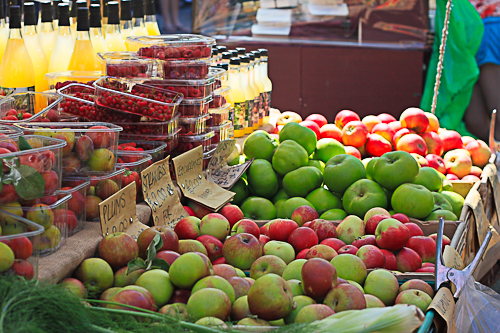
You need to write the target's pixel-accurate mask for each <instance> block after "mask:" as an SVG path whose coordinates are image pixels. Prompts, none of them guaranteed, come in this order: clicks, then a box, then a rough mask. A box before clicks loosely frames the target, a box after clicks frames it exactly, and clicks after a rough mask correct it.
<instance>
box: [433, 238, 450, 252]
mask: <svg viewBox="0 0 500 333" xmlns="http://www.w3.org/2000/svg"><path fill="white" fill-rule="evenodd" d="M429 237H430V238H432V239H433V240H434V241H435V242H437V234H431V235H429ZM442 243H443V246H442V247H441V248H442V249H443V251H444V247H445V246H446V245H450V244H451V240H450V239H449V238H448V236H446V235H443V241H442Z"/></svg>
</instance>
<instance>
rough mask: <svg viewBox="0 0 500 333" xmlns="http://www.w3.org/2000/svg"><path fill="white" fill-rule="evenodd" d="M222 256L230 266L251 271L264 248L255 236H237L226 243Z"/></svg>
mask: <svg viewBox="0 0 500 333" xmlns="http://www.w3.org/2000/svg"><path fill="white" fill-rule="evenodd" d="M294 223H295V222H294ZM222 255H223V256H224V258H225V259H226V261H227V263H228V264H230V265H233V266H234V267H236V268H239V269H249V268H250V267H251V266H252V264H253V262H254V261H255V260H256V259H257V258H259V257H260V256H262V247H261V246H260V242H259V240H258V239H257V238H255V236H254V235H250V234H236V235H234V236H231V237H230V238H229V239H228V240H226V241H225V242H224V246H223V247H222Z"/></svg>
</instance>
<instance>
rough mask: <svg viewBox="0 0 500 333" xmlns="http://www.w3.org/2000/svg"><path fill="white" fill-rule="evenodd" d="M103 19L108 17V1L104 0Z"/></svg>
mask: <svg viewBox="0 0 500 333" xmlns="http://www.w3.org/2000/svg"><path fill="white" fill-rule="evenodd" d="M102 17H108V0H102Z"/></svg>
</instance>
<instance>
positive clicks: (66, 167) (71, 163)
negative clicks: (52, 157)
mask: <svg viewBox="0 0 500 333" xmlns="http://www.w3.org/2000/svg"><path fill="white" fill-rule="evenodd" d="M62 166H63V172H64V173H76V172H78V170H80V168H81V167H82V162H81V161H80V160H79V159H78V158H77V157H76V155H75V154H74V153H71V154H69V155H67V156H65V157H64V158H63V161H62Z"/></svg>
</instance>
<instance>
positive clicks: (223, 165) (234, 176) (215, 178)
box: [207, 140, 254, 189]
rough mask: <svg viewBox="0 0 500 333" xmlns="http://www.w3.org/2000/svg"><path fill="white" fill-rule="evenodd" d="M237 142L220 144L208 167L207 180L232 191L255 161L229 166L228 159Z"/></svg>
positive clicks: (226, 141) (230, 141)
mask: <svg viewBox="0 0 500 333" xmlns="http://www.w3.org/2000/svg"><path fill="white" fill-rule="evenodd" d="M235 145H236V140H225V141H221V142H219V145H218V146H217V149H216V150H215V152H214V155H213V156H212V158H211V159H210V162H209V163H208V167H207V179H208V180H209V181H211V182H213V183H215V184H217V185H219V186H220V187H223V188H225V189H230V188H231V187H233V185H234V184H235V183H236V182H237V181H238V179H240V177H241V176H242V175H243V174H244V173H245V171H246V170H247V169H248V168H249V167H250V164H252V162H253V160H254V159H251V160H250V161H246V162H245V163H243V164H238V165H234V166H228V165H227V158H228V156H229V155H230V154H231V153H232V151H233V150H234V149H235Z"/></svg>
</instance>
